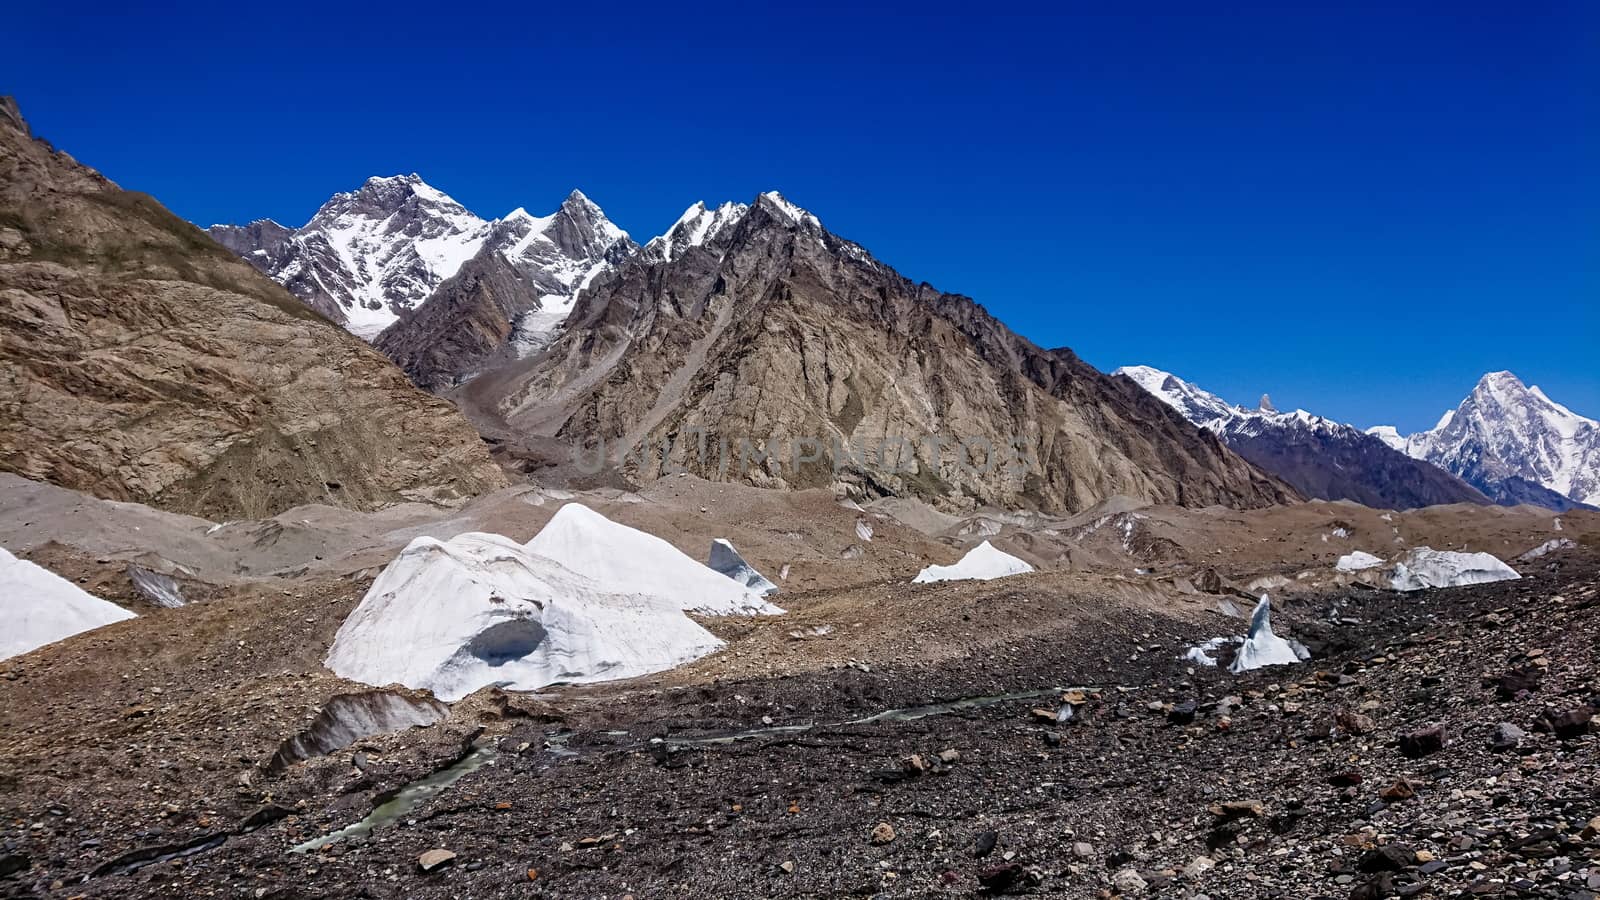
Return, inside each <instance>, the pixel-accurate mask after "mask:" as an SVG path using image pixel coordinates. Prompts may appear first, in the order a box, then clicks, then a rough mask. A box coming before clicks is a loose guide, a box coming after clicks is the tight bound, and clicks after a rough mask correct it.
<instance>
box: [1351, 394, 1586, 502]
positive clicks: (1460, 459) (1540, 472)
mask: <svg viewBox="0 0 1600 900" xmlns="http://www.w3.org/2000/svg"><path fill="white" fill-rule="evenodd" d="M1369 433H1371V434H1372V435H1374V436H1375V437H1378V438H1379V439H1381V440H1383V441H1384V442H1385V443H1387V444H1388V445H1390V446H1391V447H1394V448H1395V449H1397V450H1400V451H1402V452H1404V453H1406V454H1408V455H1410V456H1413V457H1415V458H1417V459H1426V460H1428V461H1429V462H1432V463H1434V464H1436V465H1438V466H1440V467H1442V468H1445V469H1448V470H1449V471H1451V472H1454V473H1455V474H1457V475H1459V476H1460V477H1461V478H1462V479H1463V480H1465V481H1467V482H1468V483H1470V484H1472V485H1474V486H1476V487H1477V488H1479V489H1480V490H1482V491H1483V492H1484V493H1486V494H1488V495H1489V496H1490V497H1493V498H1494V499H1495V500H1496V502H1500V503H1505V504H1507V505H1510V504H1515V503H1536V504H1538V505H1540V506H1549V507H1551V508H1554V509H1563V508H1568V507H1570V506H1572V505H1579V504H1581V505H1584V506H1590V507H1595V506H1600V422H1596V421H1595V420H1594V419H1590V418H1587V417H1585V416H1580V415H1578V414H1577V413H1575V412H1573V411H1572V410H1570V409H1567V408H1566V407H1565V406H1562V405H1561V404H1559V403H1557V402H1555V401H1554V400H1551V399H1550V398H1549V397H1547V396H1546V395H1545V393H1544V391H1542V390H1540V389H1539V388H1538V386H1537V385H1535V386H1533V387H1529V386H1527V385H1525V384H1523V383H1522V380H1521V379H1519V378H1517V376H1516V375H1514V374H1512V373H1511V372H1505V371H1501V372H1490V373H1488V374H1486V375H1484V376H1483V377H1482V378H1480V379H1479V380H1478V383H1477V385H1476V386H1475V387H1474V388H1473V390H1472V392H1471V393H1470V394H1468V395H1467V397H1466V398H1465V399H1464V400H1462V401H1461V404H1460V405H1459V406H1457V407H1456V408H1455V409H1453V410H1451V411H1449V412H1447V413H1445V414H1444V416H1443V417H1442V418H1441V419H1440V420H1439V424H1438V425H1436V426H1434V427H1433V428H1432V429H1430V430H1428V431H1422V432H1418V433H1416V434H1413V435H1411V436H1409V437H1402V436H1401V435H1400V433H1399V432H1398V431H1397V430H1396V429H1395V428H1393V427H1392V426H1384V425H1380V426H1377V427H1375V428H1372V429H1369Z"/></svg>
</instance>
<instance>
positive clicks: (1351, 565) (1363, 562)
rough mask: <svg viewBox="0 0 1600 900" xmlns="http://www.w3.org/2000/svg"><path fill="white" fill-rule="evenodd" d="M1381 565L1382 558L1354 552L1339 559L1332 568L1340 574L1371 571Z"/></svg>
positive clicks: (1362, 552) (1359, 551)
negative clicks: (1364, 570)
mask: <svg viewBox="0 0 1600 900" xmlns="http://www.w3.org/2000/svg"><path fill="white" fill-rule="evenodd" d="M1381 565H1383V558H1382V557H1378V556H1373V555H1372V554H1371V553H1367V552H1366V551H1363V550H1356V551H1355V552H1353V553H1346V554H1345V555H1343V556H1341V557H1339V562H1338V563H1336V564H1335V565H1334V568H1336V569H1338V570H1339V571H1341V572H1360V571H1362V570H1363V569H1373V568H1377V567H1378V566H1381Z"/></svg>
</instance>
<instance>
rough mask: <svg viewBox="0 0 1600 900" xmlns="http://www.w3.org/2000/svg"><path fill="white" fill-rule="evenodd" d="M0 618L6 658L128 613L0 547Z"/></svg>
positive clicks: (1, 654)
mask: <svg viewBox="0 0 1600 900" xmlns="http://www.w3.org/2000/svg"><path fill="white" fill-rule="evenodd" d="M0 617H3V618H4V620H5V623H6V625H5V630H4V631H3V632H0V659H10V658H11V657H13V656H20V655H21V654H24V653H27V652H29V651H30V650H36V649H38V648H39V647H43V646H44V645H46V644H53V643H55V642H56V641H61V640H65V639H67V638H69V637H72V636H73V635H75V634H81V633H83V632H85V631H90V630H93V629H95V628H99V627H100V626H102V625H109V624H111V623H112V622H120V621H122V620H123V619H131V618H133V617H134V614H133V613H131V612H128V611H127V610H125V609H123V608H122V607H120V606H117V605H116V604H115V603H108V602H107V601H105V600H101V599H100V598H99V597H96V596H94V595H93V594H90V593H89V592H87V591H85V590H83V589H82V588H80V587H78V586H77V585H75V584H73V583H72V582H70V581H68V580H66V579H65V578H62V577H61V576H60V575H57V574H56V573H54V572H52V571H50V570H49V569H46V568H44V567H42V566H38V565H35V564H33V563H31V562H28V561H27V560H24V559H17V558H16V557H15V556H12V555H11V553H10V552H9V551H7V550H6V549H5V548H4V547H0Z"/></svg>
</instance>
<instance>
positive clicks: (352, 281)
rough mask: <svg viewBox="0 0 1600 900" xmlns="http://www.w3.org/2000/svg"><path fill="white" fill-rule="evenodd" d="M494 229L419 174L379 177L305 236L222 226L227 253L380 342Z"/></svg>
mask: <svg viewBox="0 0 1600 900" xmlns="http://www.w3.org/2000/svg"><path fill="white" fill-rule="evenodd" d="M489 230H490V223H489V222H486V221H484V220H483V219H481V218H479V217H478V216H476V215H473V214H472V213H471V212H470V211H469V210H467V208H466V207H464V206H462V205H461V204H460V203H457V202H456V201H455V200H454V199H453V198H451V197H450V196H449V195H448V194H446V193H444V192H443V191H441V190H439V189H437V188H435V187H433V186H432V185H430V184H428V183H427V182H425V181H423V180H422V177H421V176H419V175H417V174H416V173H414V172H413V173H411V174H408V175H389V176H374V177H372V178H368V179H367V180H366V181H365V182H364V183H363V184H362V185H361V187H360V188H358V189H356V190H354V191H342V192H340V193H337V194H334V195H333V196H332V197H330V198H328V201H327V202H326V203H324V204H322V206H321V208H319V209H318V210H317V211H316V213H315V214H314V215H313V216H312V217H311V220H310V221H309V222H307V223H306V224H305V225H304V226H302V227H300V228H296V229H286V228H284V227H283V226H281V225H278V224H277V223H270V224H266V223H262V222H253V223H251V224H250V225H248V226H244V227H242V228H240V227H235V226H228V225H216V226H212V227H211V229H209V231H210V232H211V234H212V236H213V237H215V238H216V239H217V240H218V241H219V242H221V243H222V244H223V245H224V246H226V247H228V248H229V249H231V250H233V251H234V252H235V253H237V254H239V255H240V256H242V257H244V258H245V260H247V261H248V262H250V263H251V264H252V265H254V266H255V267H256V268H258V269H260V270H261V271H262V272H264V273H266V274H267V275H268V276H269V277H271V278H272V279H273V280H275V281H277V282H278V283H280V284H282V285H284V286H285V287H287V288H288V289H289V290H290V292H292V293H294V294H295V295H296V296H298V297H300V298H301V299H302V300H304V301H305V302H306V303H307V304H309V305H310V306H312V307H313V308H315V309H317V310H319V311H321V312H323V313H324V314H325V315H328V316H330V317H332V318H334V319H336V320H337V321H340V322H342V323H343V324H344V326H345V327H346V328H347V329H349V330H350V331H352V332H354V333H355V334H357V335H359V336H360V337H363V338H366V339H368V340H371V339H372V338H374V337H376V336H377V334H378V332H380V331H382V330H383V329H384V328H386V327H388V325H390V324H391V323H393V322H394V321H395V319H397V318H398V317H399V315H400V313H401V312H403V311H405V310H407V309H411V308H414V307H415V306H416V305H418V304H420V303H421V302H422V301H423V300H425V299H427V297H428V295H429V294H431V293H433V290H434V288H436V287H438V286H439V284H440V282H442V281H444V280H445V279H446V278H449V277H450V276H452V275H454V274H455V273H456V272H457V271H458V270H459V269H460V268H461V265H462V264H463V263H465V262H466V261H467V260H469V259H471V258H472V257H473V256H474V255H475V254H476V253H477V252H478V250H479V249H481V248H482V246H483V242H484V240H485V238H487V236H488V234H489Z"/></svg>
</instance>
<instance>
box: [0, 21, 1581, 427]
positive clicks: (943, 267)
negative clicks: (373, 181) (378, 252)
mask: <svg viewBox="0 0 1600 900" xmlns="http://www.w3.org/2000/svg"><path fill="white" fill-rule="evenodd" d="M92 6H93V4H91V6H90V7H89V8H86V7H84V6H83V5H82V4H76V5H74V4H43V3H25V4H19V6H18V7H17V8H15V9H13V10H11V12H10V13H9V14H8V21H7V23H6V25H5V26H4V29H3V32H0V91H5V92H10V93H14V94H15V95H16V96H17V97H18V99H19V101H20V103H21V104H22V110H23V113H24V115H26V116H28V117H29V118H30V120H31V121H32V123H33V125H34V129H35V131H36V133H38V134H40V135H41V136H44V137H46V138H48V139H50V140H52V141H53V142H55V143H56V144H57V145H58V146H60V147H62V148H63V149H65V150H67V151H69V152H70V153H72V154H73V155H75V156H76V157H78V158H79V159H81V160H83V161H84V162H86V163H88V164H90V165H93V166H95V167H97V168H99V169H101V170H102V171H104V172H105V173H106V174H107V175H109V176H110V177H111V178H113V179H115V180H116V181H118V182H119V183H121V184H122V185H123V186H125V187H129V188H133V189H137V190H143V191H148V192H150V193H152V194H154V195H155V196H156V197H158V198H159V199H160V200H162V201H163V202H164V203H166V204H167V206H169V207H170V208H172V209H173V210H174V211H175V212H177V213H178V214H179V215H182V216H184V217H186V218H189V219H191V220H193V221H195V222H198V223H201V224H208V223H210V222H213V221H244V220H248V219H252V218H257V217H261V216H271V217H273V218H276V219H278V220H280V221H282V222H285V223H288V224H300V223H302V222H304V221H305V219H307V218H308V217H309V216H310V214H311V213H312V211H313V210H314V209H315V208H316V207H317V206H318V205H319V204H320V203H321V202H322V201H323V200H325V199H326V198H327V197H328V195H329V194H331V193H333V192H335V191H338V190H347V189H352V188H354V187H355V186H357V185H359V184H360V183H361V181H362V180H363V179H364V178H366V176H368V175H373V174H393V173H397V172H410V171H417V172H420V173H421V174H422V175H423V177H424V178H426V179H427V180H428V181H429V182H430V183H432V184H433V185H435V186H436V187H438V188H440V189H441V190H444V191H446V192H447V193H450V194H452V195H453V196H455V197H456V198H457V199H458V200H460V201H461V202H463V203H464V204H466V205H467V206H468V207H469V208H471V209H473V210H474V211H476V212H477V213H479V214H480V215H483V216H485V217H490V216H496V215H500V214H502V213H504V212H506V211H507V210H509V209H511V208H514V207H516V206H526V207H527V208H528V209H529V210H530V211H533V212H535V213H540V212H547V211H549V210H550V209H553V208H554V206H555V205H556V203H558V202H559V201H560V199H561V198H562V197H563V196H564V195H565V194H566V192H567V191H568V190H570V189H571V188H573V187H581V188H582V189H583V191H584V192H585V193H587V194H588V195H589V196H590V197H592V198H593V199H594V200H595V201H596V202H597V203H599V204H600V205H601V206H603V207H604V208H605V209H606V211H607V212H608V213H609V214H610V215H611V217H612V218H613V219H615V220H616V221H617V222H618V223H619V224H620V225H622V227H624V228H626V229H628V230H629V231H630V232H631V233H632V234H633V235H634V236H635V237H636V238H639V239H640V240H643V239H645V238H648V237H649V236H651V235H653V234H656V233H658V232H660V231H662V230H664V229H665V228H666V227H667V226H668V225H669V224H670V223H671V222H672V221H673V220H674V219H675V218H677V216H678V215H679V213H681V212H682V210H683V208H684V207H686V206H687V205H689V203H691V202H693V201H694V200H697V199H705V200H708V201H720V200H724V199H741V200H748V199H749V198H751V197H753V196H754V195H755V194H756V193H757V192H758V191H761V190H766V189H772V188H776V189H778V190H781V191H783V192H784V194H786V195H787V196H789V197H790V198H791V199H793V200H794V201H796V202H798V203H800V204H801V205H803V206H806V207H807V208H809V209H810V210H812V211H813V212H815V213H816V214H817V215H818V216H820V217H821V219H822V221H823V222H824V224H826V225H827V226H829V227H830V228H831V229H833V230H834V231H836V232H838V233H839V234H842V235H844V236H846V237H850V238H853V239H855V240H857V241H859V242H861V243H862V244H864V245H866V246H867V248H868V249H870V250H871V251H872V252H873V253H874V254H876V255H877V256H878V257H879V258H881V259H883V260H884V261H886V262H888V263H890V264H892V265H894V266H895V267H897V268H898V269H900V270H901V271H902V272H903V273H904V274H906V275H908V276H909V277H912V278H915V279H919V280H926V281H929V282H931V283H933V284H935V285H937V286H939V287H940V288H942V289H945V290H949V291H956V292H961V293H966V294H970V295H972V296H973V297H975V298H977V299H978V300H979V301H980V302H982V303H984V304H985V305H986V306H987V307H988V308H989V309H990V310H991V311H992V312H994V313H995V314H996V315H998V316H999V317H1000V318H1002V319H1003V320H1005V321H1006V322H1008V323H1009V324H1011V325H1012V326H1013V327H1014V328H1016V329H1017V330H1018V331H1020V332H1022V333H1024V334H1026V335H1027V336H1029V337H1031V338H1032V339H1034V340H1035V341H1037V342H1038V343H1040V344H1043V345H1046V346H1060V345H1067V346H1071V347H1073V348H1075V349H1076V350H1077V351H1078V352H1079V353H1080V354H1081V355H1083V356H1084V357H1085V358H1086V359H1088V360H1089V361H1090V362H1091V363H1094V364H1095V365H1098V366H1100V367H1102V368H1107V369H1109V368H1112V367H1114V366H1117V365H1119V364H1123V363H1135V362H1143V363H1147V364H1151V365H1156V366H1160V367H1162V368H1167V369H1170V370H1173V371H1175V372H1177V373H1178V374H1180V375H1183V376H1185V377H1187V378H1189V379H1190V380H1193V381H1196V382H1198V383H1200V384H1201V385H1202V386H1204V387H1207V388H1209V389H1211V390H1214V391H1216V392H1217V393H1220V394H1222V395H1223V396H1225V397H1228V398H1229V399H1232V400H1240V401H1243V400H1249V401H1251V402H1253V401H1254V399H1255V398H1256V397H1257V396H1258V395H1259V394H1260V393H1261V392H1262V391H1270V392H1271V393H1272V395H1273V397H1274V399H1275V401H1276V402H1277V404H1278V406H1279V407H1280V408H1289V407H1292V406H1303V407H1305V408H1308V409H1311V410H1313V411H1315V412H1319V413H1322V414H1324V415H1329V416H1333V417H1336V418H1340V419H1345V420H1348V421H1352V422H1355V423H1356V424H1360V425H1371V424H1377V423H1380V422H1394V423H1397V424H1399V425H1400V426H1401V427H1402V428H1403V429H1404V430H1412V429H1417V428H1423V427H1428V426H1431V425H1432V423H1433V421H1434V419H1435V418H1436V417H1437V416H1438V415H1439V413H1440V412H1442V411H1443V410H1444V409H1445V408H1447V407H1450V406H1453V405H1454V404H1455V403H1456V402H1457V401H1459V400H1460V398H1461V397H1462V396H1464V395H1465V393H1466V392H1467V391H1468V390H1469V389H1470V388H1471V387H1472V385H1473V383H1474V382H1475V381H1476V379H1477V377H1478V375H1479V374H1481V373H1483V372H1484V371H1487V370H1491V369H1502V368H1508V369H1511V370H1513V371H1515V372H1517V373H1518V374H1520V375H1522V376H1523V377H1524V379H1525V380H1528V381H1530V382H1537V383H1539V384H1541V385H1542V386H1544V387H1545V389H1546V391H1547V392H1548V393H1550V394H1551V395H1552V396H1553V397H1554V398H1555V399H1557V400H1559V401H1563V402H1565V403H1567V404H1568V405H1569V406H1572V407H1574V408H1575V409H1577V410H1578V411H1579V412H1583V413H1586V414H1589V415H1600V362H1596V356H1597V355H1600V354H1596V353H1595V348H1596V345H1597V343H1600V309H1597V308H1600V162H1597V161H1600V4H1596V3H1594V2H1592V0H1572V2H1555V3H1542V2H1518V3H1512V2H1505V3H1498V4H1490V3H1480V2H1473V0H1466V2H1461V0H1452V2H1439V3H1436V4H1425V5H1412V4H1407V3H1404V2H1381V3H1373V4H1371V5H1369V6H1365V8H1361V5H1359V4H1351V3H1337V4H1328V6H1327V8H1324V9H1309V8H1305V6H1304V5H1303V4H1299V3H1284V2H1281V0H1274V2H1270V3H1262V4H1260V5H1252V4H1248V3H1232V4H1196V3H1189V2H1181V3H1178V2H1175V3H1166V4H1150V5H1138V4H1131V3H1117V4H1104V3H1096V4H1070V3H1069V4H1064V5H1057V8H1056V9H1055V10H1054V11H1051V12H1046V11H1044V10H1045V9H1046V8H1045V7H1041V11H1040V12H1038V13H1036V14H1028V15H1024V14H1021V13H1020V12H1018V11H1019V10H1021V9H1022V8H1021V7H1015V6H1005V5H1002V6H998V7H988V8H986V7H983V6H977V7H970V6H969V7H965V8H964V12H963V13H962V14H959V15H949V16H942V15H931V14H929V13H928V10H929V9H931V7H930V6H929V5H926V4H917V5H907V6H904V7H902V8H900V9H898V10H892V9H889V8H887V7H880V8H879V9H878V10H876V11H861V10H857V9H852V8H851V7H848V6H839V7H836V8H833V9H818V8H810V9H807V8H802V7H800V6H796V5H793V4H789V5H785V6H784V7H783V8H781V9H774V10H771V11H766V10H758V9H752V8H747V7H748V5H740V6H738V7H727V8H721V9H718V8H714V7H709V6H704V5H696V4H682V3H667V4H662V3H654V4H649V5H645V6H639V7H637V8H630V7H629V6H628V5H625V4H617V3H591V4H572V3H562V4H538V3H523V4H516V5H508V6H503V7H493V6H489V5H483V4H458V5H456V6H448V5H447V6H439V5H437V4H435V5H430V6H427V7H416V8H408V7H406V6H404V5H399V4H388V5H385V6H383V7H377V8H374V9H371V10H366V11H360V12H357V11H353V10H341V9H340V8H339V7H338V6H337V5H336V4H332V3H320V4H316V5H309V6H303V7H302V6H298V5H296V4H294V3H277V4H272V5H268V6H261V5H254V6H235V7H219V6H217V5H216V4H214V3H208V4H204V5H194V6H192V7H189V8H184V7H183V6H182V5H181V4H174V5H169V6H166V7H165V8H164V9H159V10H152V11H150V12H143V13H138V14H134V13H131V12H119V11H114V10H110V9H108V10H107V11H105V12H103V13H97V12H96V11H95V10H94V9H93V8H92ZM1062 6H1064V7H1065V8H1066V11H1062V10H1061V7H1062ZM991 9H992V10H996V11H998V10H1002V9H1009V10H1012V11H1013V12H1012V14H1008V15H998V14H991V13H990V10H991Z"/></svg>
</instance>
